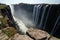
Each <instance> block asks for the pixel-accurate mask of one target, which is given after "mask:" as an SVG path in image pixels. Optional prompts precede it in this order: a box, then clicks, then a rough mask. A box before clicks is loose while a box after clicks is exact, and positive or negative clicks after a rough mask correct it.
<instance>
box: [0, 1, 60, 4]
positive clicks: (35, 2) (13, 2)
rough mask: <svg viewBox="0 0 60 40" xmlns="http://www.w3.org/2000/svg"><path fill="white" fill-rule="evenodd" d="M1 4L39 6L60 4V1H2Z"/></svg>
mask: <svg viewBox="0 0 60 40" xmlns="http://www.w3.org/2000/svg"><path fill="white" fill-rule="evenodd" d="M0 3H4V4H8V5H10V4H18V3H29V4H39V3H49V4H60V0H0Z"/></svg>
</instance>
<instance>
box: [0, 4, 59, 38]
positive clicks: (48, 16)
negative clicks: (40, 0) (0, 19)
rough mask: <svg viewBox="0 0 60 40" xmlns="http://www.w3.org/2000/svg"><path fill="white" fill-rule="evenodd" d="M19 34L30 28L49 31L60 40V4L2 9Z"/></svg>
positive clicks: (22, 5) (10, 6)
mask: <svg viewBox="0 0 60 40" xmlns="http://www.w3.org/2000/svg"><path fill="white" fill-rule="evenodd" d="M0 10H1V12H2V13H4V14H2V15H3V16H4V15H7V16H8V18H9V25H10V26H11V25H13V26H14V27H15V28H16V29H17V30H18V31H19V32H20V31H22V32H23V33H26V31H27V30H28V28H29V27H34V28H38V29H41V30H44V31H47V32H48V33H49V34H51V35H54V36H55V37H58V38H60V4H23V3H21V4H16V5H9V6H8V8H5V9H0Z"/></svg>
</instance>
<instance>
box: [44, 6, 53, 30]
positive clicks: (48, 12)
mask: <svg viewBox="0 0 60 40" xmlns="http://www.w3.org/2000/svg"><path fill="white" fill-rule="evenodd" d="M51 8H52V6H50V7H49V9H48V12H47V16H46V20H45V23H44V27H43V29H45V27H46V23H47V19H48V16H49V12H50V10H51Z"/></svg>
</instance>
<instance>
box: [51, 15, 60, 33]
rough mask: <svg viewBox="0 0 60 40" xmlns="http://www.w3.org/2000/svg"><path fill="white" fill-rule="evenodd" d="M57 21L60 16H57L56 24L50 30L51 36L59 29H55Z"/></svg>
mask: <svg viewBox="0 0 60 40" xmlns="http://www.w3.org/2000/svg"><path fill="white" fill-rule="evenodd" d="M59 19H60V15H59V16H58V18H57V20H56V22H55V24H54V27H53V29H52V31H51V34H54V33H55V32H56V30H57V29H58V28H59V27H56V25H57V23H58V21H59Z"/></svg>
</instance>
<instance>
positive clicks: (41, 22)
mask: <svg viewBox="0 0 60 40" xmlns="http://www.w3.org/2000/svg"><path fill="white" fill-rule="evenodd" d="M47 7H48V5H46V6H45V7H44V10H43V13H42V18H41V21H40V24H39V27H40V28H43V26H42V25H43V19H44V15H45V11H46V8H47Z"/></svg>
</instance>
